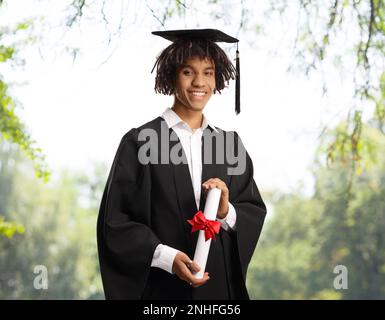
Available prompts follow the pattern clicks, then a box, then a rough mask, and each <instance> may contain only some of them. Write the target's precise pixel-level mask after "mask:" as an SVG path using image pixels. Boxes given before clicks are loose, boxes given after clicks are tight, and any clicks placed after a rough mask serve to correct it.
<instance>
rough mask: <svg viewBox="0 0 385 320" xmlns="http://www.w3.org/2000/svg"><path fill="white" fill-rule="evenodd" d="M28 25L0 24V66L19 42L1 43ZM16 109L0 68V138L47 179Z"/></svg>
mask: <svg viewBox="0 0 385 320" xmlns="http://www.w3.org/2000/svg"><path fill="white" fill-rule="evenodd" d="M0 9H1V7H0ZM29 26H30V23H26V22H23V23H19V24H18V25H17V26H16V27H15V28H14V29H11V28H8V27H7V28H6V27H4V26H1V25H0V67H1V65H2V64H5V63H12V62H13V63H14V62H15V60H16V52H17V48H16V47H17V46H20V43H14V44H13V45H3V44H2V43H5V42H8V43H9V42H11V43H12V39H13V38H17V35H18V33H20V32H23V31H24V30H26V29H27V28H28V27H29ZM26 43H27V39H26V40H24V43H22V44H21V45H26ZM18 60H20V59H18ZM18 109H20V105H19V104H18V103H17V101H16V100H15V98H13V97H12V95H11V94H10V90H9V85H8V84H7V83H6V81H5V79H4V78H3V76H2V74H1V69H0V139H5V140H8V141H10V142H12V143H15V144H17V145H19V147H20V148H21V149H22V150H23V151H24V154H25V155H27V156H28V157H29V158H30V159H32V160H33V163H34V166H35V172H36V175H37V176H38V177H39V178H42V179H43V180H44V181H48V177H49V170H48V168H47V164H46V162H45V157H44V155H43V153H42V150H41V149H40V148H38V147H37V144H36V141H34V140H33V138H32V137H31V134H30V133H29V132H28V129H27V127H26V125H25V124H24V123H23V122H22V121H21V120H20V118H19V116H18V115H17V110H18Z"/></svg>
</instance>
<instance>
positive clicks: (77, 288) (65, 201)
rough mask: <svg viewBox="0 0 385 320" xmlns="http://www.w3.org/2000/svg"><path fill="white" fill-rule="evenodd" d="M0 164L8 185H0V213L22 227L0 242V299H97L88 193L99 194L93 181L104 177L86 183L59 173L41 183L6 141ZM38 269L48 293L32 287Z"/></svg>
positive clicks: (93, 219) (85, 178) (92, 206)
mask: <svg viewBox="0 0 385 320" xmlns="http://www.w3.org/2000/svg"><path fill="white" fill-rule="evenodd" d="M0 163H1V164H2V166H1V171H0V173H1V175H0V179H1V181H7V184H6V185H5V184H3V183H1V184H0V195H1V202H0V203H1V206H2V210H4V212H5V213H6V219H12V220H13V221H18V222H20V223H21V224H23V225H24V226H26V227H25V233H24V235H23V236H20V235H18V234H16V235H14V236H13V237H12V238H11V239H8V238H4V239H3V240H2V241H1V242H0V270H1V277H0V299H87V298H93V299H100V298H102V297H103V296H102V288H101V281H100V275H99V270H98V262H97V261H98V260H97V251H96V237H95V228H96V216H97V215H96V212H97V208H96V207H95V203H94V202H93V199H92V197H91V198H90V195H92V194H93V193H92V192H94V190H95V192H99V191H98V190H99V189H98V188H95V186H94V183H95V181H99V180H100V181H101V180H102V179H105V178H106V177H104V176H103V177H100V178H98V179H96V178H93V179H89V178H88V176H85V175H84V174H70V173H69V172H65V171H63V172H62V173H61V175H60V177H59V178H57V179H56V178H55V179H52V181H50V182H49V183H46V184H44V183H43V182H42V181H41V180H37V179H36V177H35V176H34V174H33V172H34V170H33V168H32V167H31V164H30V163H29V162H27V161H26V160H25V158H24V157H23V156H22V155H21V154H20V153H19V152H18V150H17V147H16V146H15V145H11V144H9V143H8V144H7V143H5V144H4V143H3V144H0ZM104 172H105V170H104ZM90 175H91V176H92V177H96V176H97V175H96V174H95V173H90ZM95 179H96V180H95ZM21 186H22V187H21ZM90 190H92V191H90ZM79 195H80V196H79ZM82 195H83V196H82ZM98 197H100V195H98ZM39 265H43V266H45V267H46V268H47V271H48V289H47V290H44V289H40V290H38V289H36V288H35V287H34V280H35V278H36V277H37V276H38V274H35V273H34V268H35V267H36V266H39Z"/></svg>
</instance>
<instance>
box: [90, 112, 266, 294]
mask: <svg viewBox="0 0 385 320" xmlns="http://www.w3.org/2000/svg"><path fill="white" fill-rule="evenodd" d="M162 122H163V124H162V125H165V121H164V120H163V119H162V118H161V117H158V118H156V119H154V120H152V121H150V122H148V123H146V124H144V125H143V126H141V127H139V128H134V129H132V130H130V131H129V132H128V133H126V134H125V135H124V136H123V138H122V140H121V142H120V145H119V148H118V150H117V153H116V156H115V159H114V162H113V165H112V168H111V171H110V174H109V177H108V180H107V183H106V187H105V190H104V193H103V198H102V201H101V205H100V210H99V216H98V223H97V242H98V254H99V263H100V271H101V275H102V281H103V287H104V293H105V296H106V298H107V299H146V300H147V299H179V300H180V299H188V300H190V299H249V296H248V293H247V289H246V285H245V281H246V272H247V267H248V264H249V262H250V260H251V257H252V255H253V252H254V249H255V246H256V244H257V241H258V238H259V236H260V233H261V230H262V226H263V222H264V218H265V214H266V208H265V205H264V203H263V201H262V199H261V196H260V193H259V191H258V189H257V186H256V184H255V182H254V179H253V165H252V161H251V159H250V157H249V155H248V154H247V152H246V169H245V172H244V174H242V175H229V174H228V172H227V169H228V168H229V167H231V166H230V165H229V164H228V163H227V161H226V159H225V161H224V163H222V164H217V163H216V162H218V161H216V158H215V156H214V157H213V161H212V163H211V164H205V163H204V162H203V163H202V183H203V182H204V181H206V180H207V179H209V178H219V179H221V180H222V181H224V182H225V183H226V185H227V187H228V189H229V201H230V202H231V204H232V205H233V206H234V208H235V211H236V215H237V221H236V230H235V231H232V230H229V231H226V230H224V229H223V228H221V230H220V232H219V234H217V235H216V240H215V241H212V242H211V246H210V251H209V257H208V260H207V266H206V271H207V272H209V274H210V280H209V281H208V282H207V283H206V284H204V285H203V286H201V287H199V288H193V287H192V286H190V285H189V284H188V283H186V282H185V281H182V280H180V279H179V278H178V277H177V276H176V275H175V274H170V273H168V272H167V271H164V270H162V269H160V268H155V267H151V261H152V258H153V254H154V251H155V248H156V247H157V245H158V244H165V245H168V246H171V247H173V248H175V249H178V250H180V251H183V252H185V253H186V254H187V255H188V256H189V257H190V258H191V259H193V257H194V251H195V246H196V242H197V238H198V232H195V233H191V225H189V224H188V222H187V220H188V219H191V218H192V217H193V215H194V214H195V213H196V212H197V211H198V209H199V210H202V211H203V209H204V206H205V197H204V195H203V192H202V193H201V194H202V195H201V199H200V205H199V208H197V206H196V202H195V198H194V191H193V186H192V182H191V176H190V173H189V168H188V164H187V162H185V163H181V164H174V163H172V162H171V161H170V162H169V163H168V164H161V161H160V160H159V162H158V164H155V163H148V164H142V163H141V162H140V161H138V150H139V148H140V147H141V146H142V145H143V144H144V143H145V141H138V135H139V133H140V132H141V130H143V129H152V130H155V131H156V132H157V133H158V136H159V137H160V135H161V123H162ZM217 129H218V130H219V131H221V132H223V131H222V130H221V129H219V128H217ZM206 130H210V131H211V132H212V128H210V127H207V128H206V129H205V131H206ZM172 131H173V130H172V129H168V128H167V132H168V134H171V133H172ZM174 134H175V133H174ZM234 134H235V139H233V140H234V148H235V150H238V149H237V148H241V147H242V148H243V144H239V145H238V143H237V141H238V140H237V139H236V138H237V134H236V133H234ZM159 140H160V139H159ZM205 141H206V138H205V133H204V134H203V136H202V159H203V157H204V149H205V148H204V145H205ZM176 143H180V142H179V140H178V139H176V141H170V142H169V150H171V149H172V148H173V147H174V146H175V144H176ZM214 145H215V144H213V150H214V151H215V149H214V148H215V146H214ZM160 148H161V144H159V159H160V154H161V152H160ZM180 150H181V152H182V156H183V157H185V154H184V152H183V148H180ZM235 154H237V152H235ZM225 158H226V157H225ZM152 162H153V161H152Z"/></svg>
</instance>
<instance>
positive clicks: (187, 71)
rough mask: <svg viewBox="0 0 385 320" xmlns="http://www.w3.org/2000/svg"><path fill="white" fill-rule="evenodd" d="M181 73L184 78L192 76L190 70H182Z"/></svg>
mask: <svg viewBox="0 0 385 320" xmlns="http://www.w3.org/2000/svg"><path fill="white" fill-rule="evenodd" d="M182 73H183V74H184V75H185V76H191V75H192V71H191V70H190V69H184V70H183V71H182Z"/></svg>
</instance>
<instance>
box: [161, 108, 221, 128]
mask: <svg viewBox="0 0 385 320" xmlns="http://www.w3.org/2000/svg"><path fill="white" fill-rule="evenodd" d="M162 118H163V119H164V120H165V121H166V123H167V125H168V127H169V128H172V127H174V126H176V125H177V124H179V123H181V122H183V123H186V122H184V121H183V120H182V119H181V118H180V117H179V116H178V115H177V114H176V113H175V111H174V110H172V109H171V108H167V109H166V110H165V111H164V112H163V114H162ZM186 125H187V124H186ZM208 126H209V127H211V128H212V129H213V130H214V131H215V132H217V133H219V131H218V130H217V128H215V126H214V125H213V124H212V123H211V122H210V121H209V120H208V119H207V117H206V116H205V115H203V121H202V126H201V129H202V130H204V129H206V128H207V127H208Z"/></svg>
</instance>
